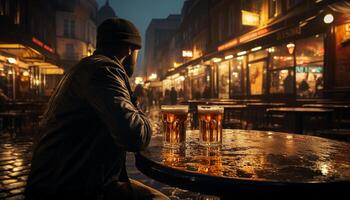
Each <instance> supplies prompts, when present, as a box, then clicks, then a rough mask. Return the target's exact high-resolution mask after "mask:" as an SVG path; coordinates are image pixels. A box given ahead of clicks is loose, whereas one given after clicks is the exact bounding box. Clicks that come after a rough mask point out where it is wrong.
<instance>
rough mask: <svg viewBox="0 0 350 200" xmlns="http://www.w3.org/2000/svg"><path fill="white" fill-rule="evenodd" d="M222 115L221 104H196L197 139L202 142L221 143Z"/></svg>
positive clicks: (209, 143) (222, 108) (208, 143)
mask: <svg viewBox="0 0 350 200" xmlns="http://www.w3.org/2000/svg"><path fill="white" fill-rule="evenodd" d="M223 115H224V107H222V106H198V121H199V141H200V142H201V143H202V144H205V145H218V144H221V141H222V118H223Z"/></svg>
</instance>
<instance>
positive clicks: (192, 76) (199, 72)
mask: <svg viewBox="0 0 350 200" xmlns="http://www.w3.org/2000/svg"><path fill="white" fill-rule="evenodd" d="M186 85H189V86H190V87H186V90H185V96H187V97H189V99H200V98H210V95H211V94H210V93H211V92H210V72H209V69H208V66H207V65H195V66H190V67H188V80H187V81H186Z"/></svg>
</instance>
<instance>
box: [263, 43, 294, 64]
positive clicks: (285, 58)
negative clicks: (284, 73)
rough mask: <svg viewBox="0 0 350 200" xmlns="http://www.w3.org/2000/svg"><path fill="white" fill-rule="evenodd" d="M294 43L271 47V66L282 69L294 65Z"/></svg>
mask: <svg viewBox="0 0 350 200" xmlns="http://www.w3.org/2000/svg"><path fill="white" fill-rule="evenodd" d="M294 48H295V44H294V43H288V44H284V45H281V46H277V47H271V48H269V50H268V51H269V52H270V63H271V65H270V68H272V69H280V68H286V67H293V66H294Z"/></svg>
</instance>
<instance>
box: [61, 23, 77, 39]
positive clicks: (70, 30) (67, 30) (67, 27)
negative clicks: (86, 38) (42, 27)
mask: <svg viewBox="0 0 350 200" xmlns="http://www.w3.org/2000/svg"><path fill="white" fill-rule="evenodd" d="M63 35H64V36H65V37H73V38H74V37H75V21H74V20H68V19H65V20H64V21H63Z"/></svg>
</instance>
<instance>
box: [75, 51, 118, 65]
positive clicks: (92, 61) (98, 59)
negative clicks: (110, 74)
mask: <svg viewBox="0 0 350 200" xmlns="http://www.w3.org/2000/svg"><path fill="white" fill-rule="evenodd" d="M78 65H91V66H93V67H96V68H99V67H116V68H121V67H122V66H120V64H119V63H118V62H116V61H114V60H113V59H111V58H109V57H108V56H104V55H100V54H96V55H92V56H89V57H86V58H83V59H82V60H81V61H80V62H79V64H78Z"/></svg>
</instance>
